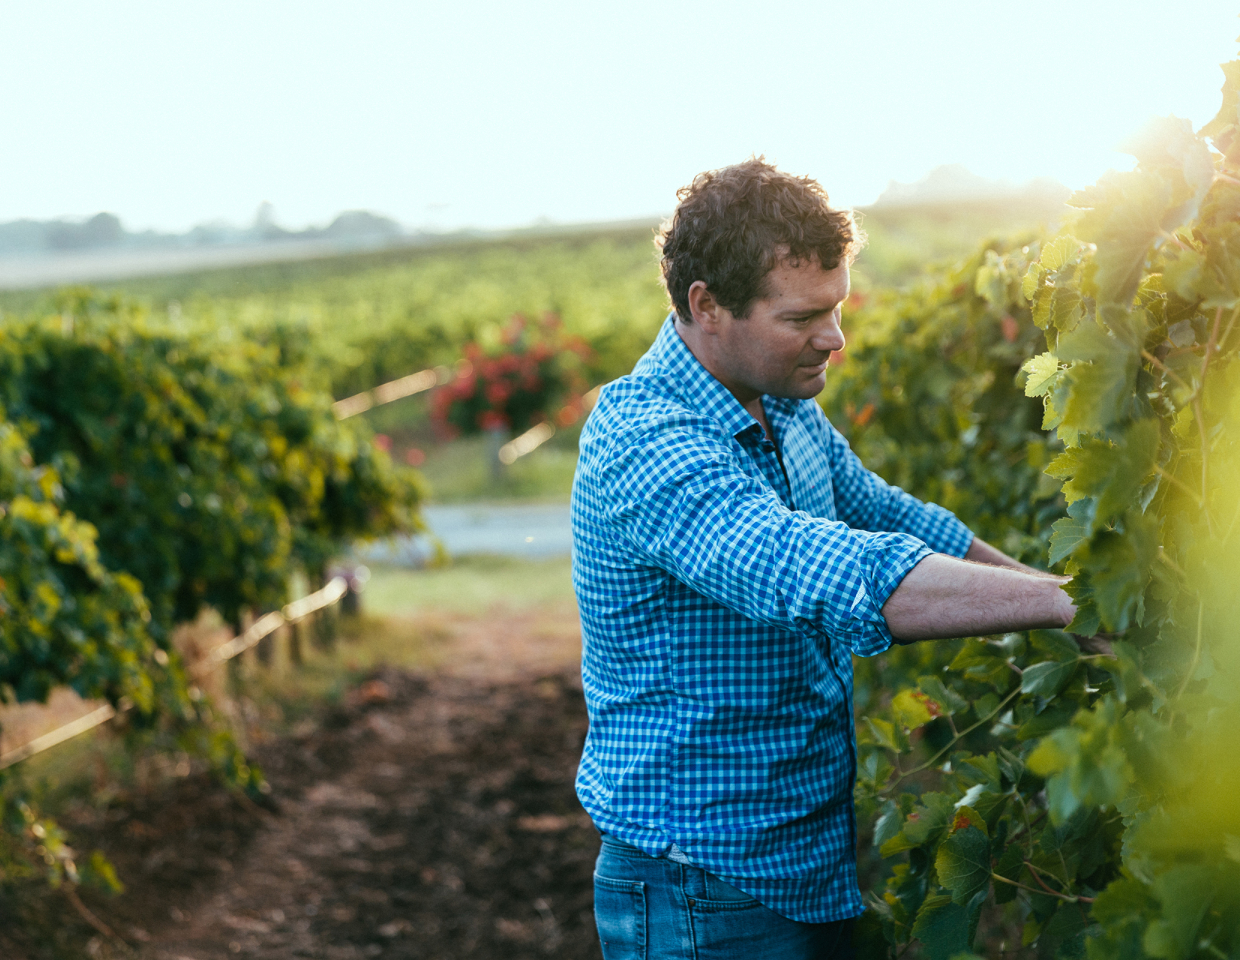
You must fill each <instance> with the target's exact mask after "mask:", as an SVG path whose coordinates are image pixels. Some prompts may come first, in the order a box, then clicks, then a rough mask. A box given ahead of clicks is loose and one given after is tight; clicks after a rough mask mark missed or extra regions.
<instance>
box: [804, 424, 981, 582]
mask: <svg viewBox="0 0 1240 960" xmlns="http://www.w3.org/2000/svg"><path fill="white" fill-rule="evenodd" d="M822 426H823V427H824V429H825V431H826V443H827V460H828V462H829V464H830V467H831V482H832V484H833V486H834V487H835V506H836V510H837V511H838V513H839V517H840V519H841V520H843V521H844V522H845V523H847V524H848V525H849V526H850V527H855V528H856V529H858V530H873V531H891V532H896V533H907V534H909V535H911V536H914V537H916V538H917V539H919V540H921V541H922V542H924V543H925V544H926V545H928V546H929V547H930V549H931V550H933V551H935V552H936V553H946V554H949V555H950V556H953V557H963V556H964V555H965V554H966V553H967V552H968V550H969V547H970V545H972V543H973V532H972V531H971V530H970V529H969V528H968V527H966V526H965V525H964V524H963V523H961V521H960V520H959V519H957V517H956V515H955V514H954V513H952V512H951V511H950V510H946V509H944V508H943V507H940V506H939V505H938V504H937V503H925V502H923V501H921V500H918V499H917V498H916V497H914V496H911V495H910V494H907V493H905V492H904V491H903V490H901V489H900V488H899V487H895V486H892V485H891V484H889V483H887V482H886V481H885V480H883V478H882V477H880V476H878V475H877V474H875V473H873V472H872V471H870V470H867V469H866V468H865V466H864V465H863V464H862V463H861V460H860V459H859V458H858V457H857V455H856V454H855V453H853V451H852V448H851V447H850V446H849V445H848V441H847V440H846V439H845V438H844V437H843V435H842V434H841V433H840V432H839V431H838V430H836V429H835V427H833V426H832V425H831V424H830V422H829V421H828V420H827V418H826V416H825V415H823V416H822Z"/></svg>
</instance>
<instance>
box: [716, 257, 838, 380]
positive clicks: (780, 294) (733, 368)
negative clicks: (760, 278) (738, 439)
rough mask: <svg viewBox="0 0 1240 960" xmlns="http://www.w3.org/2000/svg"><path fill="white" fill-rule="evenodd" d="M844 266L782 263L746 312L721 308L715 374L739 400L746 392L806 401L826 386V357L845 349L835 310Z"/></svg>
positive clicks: (815, 263) (772, 272) (805, 262)
mask: <svg viewBox="0 0 1240 960" xmlns="http://www.w3.org/2000/svg"><path fill="white" fill-rule="evenodd" d="M848 285H849V278H848V264H847V263H844V262H841V263H840V264H839V266H837V267H835V269H833V270H824V269H822V266H821V265H820V264H819V263H818V261H817V260H805V261H802V262H800V263H799V264H797V265H796V266H789V265H788V263H787V261H781V262H780V264H779V265H778V266H777V267H775V268H774V269H773V270H772V271H771V272H770V273H769V274H768V275H767V288H768V292H767V295H766V296H765V297H763V298H762V299H760V300H756V301H754V303H753V305H752V306H751V307H750V310H749V316H747V317H745V318H744V319H743V320H742V319H737V318H736V317H734V316H732V314H731V313H729V312H728V311H726V310H722V308H718V309H719V310H720V314H719V322H718V327H717V341H716V344H715V346H716V352H715V361H716V364H717V366H718V368H719V369H718V370H717V371H712V372H714V373H715V375H716V377H718V379H719V380H720V382H722V383H723V384H724V386H726V387H728V388H729V389H730V390H731V391H732V392H733V394H735V395H736V396H737V398H738V399H739V400H741V402H742V403H745V402H747V395H749V394H752V395H753V396H755V397H756V396H761V395H763V394H769V395H771V396H775V397H788V398H791V399H796V400H805V399H808V398H810V397H816V396H817V395H818V394H819V393H821V392H822V388H823V387H824V386H825V385H826V382H827V376H826V370H827V358H828V357H829V356H830V355H831V352H832V351H834V350H842V349H843V348H844V333H843V331H842V330H840V308H841V305H842V304H843V302H844V300H845V299H846V298H847V297H848Z"/></svg>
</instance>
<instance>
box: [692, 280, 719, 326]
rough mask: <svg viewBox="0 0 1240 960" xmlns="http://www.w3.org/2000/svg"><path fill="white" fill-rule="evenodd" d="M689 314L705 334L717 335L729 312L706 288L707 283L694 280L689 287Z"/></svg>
mask: <svg viewBox="0 0 1240 960" xmlns="http://www.w3.org/2000/svg"><path fill="white" fill-rule="evenodd" d="M689 313H690V314H691V315H692V316H693V322H694V323H696V324H697V325H698V326H699V327H701V328H702V331H703V332H704V333H716V332H717V331H718V330H719V327H720V326H721V324H722V323H723V314H725V313H727V311H726V310H725V309H724V308H723V307H722V306H721V305H720V304H719V301H718V300H716V299H715V297H714V294H712V293H711V292H710V291H709V290H708V289H707V288H706V281H704V280H694V281H693V283H691V284H690V285H689Z"/></svg>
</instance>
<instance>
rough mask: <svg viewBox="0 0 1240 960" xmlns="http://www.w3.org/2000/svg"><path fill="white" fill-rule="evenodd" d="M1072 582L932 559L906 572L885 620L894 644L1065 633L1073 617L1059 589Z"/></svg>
mask: <svg viewBox="0 0 1240 960" xmlns="http://www.w3.org/2000/svg"><path fill="white" fill-rule="evenodd" d="M975 542H980V541H975ZM996 552H998V551H996ZM1000 555H1001V556H1002V554H1000ZM1013 562H1014V561H1013ZM1070 579H1071V578H1070V577H1056V576H1053V575H1051V574H1047V573H1042V572H1041V571H1030V572H1026V571H1025V570H1023V569H1017V568H1016V567H1011V566H991V565H989V564H984V563H973V562H971V561H969V560H958V559H956V558H955V557H949V556H947V555H946V554H942V553H935V554H931V555H930V556H928V557H926V558H925V559H924V560H922V561H921V563H919V564H917V566H915V567H914V568H913V569H912V570H910V571H909V573H908V575H907V576H905V578H904V580H903V581H901V583H900V585H899V586H898V587H896V589H895V591H894V592H893V593H892V594H891V596H890V597H888V598H887V602H886V603H885V604H884V605H883V616H884V617H885V618H886V620H887V627H888V629H889V630H890V631H891V635H892V637H893V638H894V639H895V640H896V642H898V643H912V642H913V641H915V640H943V639H948V638H951V637H976V636H985V635H986V634H990V633H1006V632H1008V631H1012V630H1039V629H1063V628H1064V627H1066V626H1067V625H1068V624H1069V623H1071V622H1072V618H1073V617H1075V616H1076V607H1075V606H1074V605H1073V603H1072V598H1071V597H1069V596H1068V594H1067V593H1066V592H1065V591H1064V590H1063V589H1062V585H1063V584H1065V583H1067V582H1068V581H1069V580H1070Z"/></svg>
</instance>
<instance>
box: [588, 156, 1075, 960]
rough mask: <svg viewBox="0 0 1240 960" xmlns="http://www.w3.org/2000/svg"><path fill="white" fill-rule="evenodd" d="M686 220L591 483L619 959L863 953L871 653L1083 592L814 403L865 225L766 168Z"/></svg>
mask: <svg viewBox="0 0 1240 960" xmlns="http://www.w3.org/2000/svg"><path fill="white" fill-rule="evenodd" d="M679 197H680V203H679V205H678V207H677V209H676V212H675V214H674V216H673V218H672V220H671V221H670V222H669V223H668V224H667V225H666V226H665V228H664V231H663V234H662V236H661V238H660V239H661V246H662V251H663V261H662V266H663V276H664V281H665V284H666V286H667V291H668V295H669V297H670V298H671V301H672V305H673V313H672V314H671V315H670V316H669V317H668V318H667V320H666V321H665V322H664V324H663V328H662V330H661V331H660V333H659V335H658V338H657V340H656V341H655V344H654V346H652V347H651V349H650V351H649V352H648V353H647V354H646V355H645V356H644V357H643V358H642V359H641V360H640V361H639V362H638V364H637V366H636V367H635V368H634V369H633V372H632V374H631V375H629V376H627V377H622V378H621V379H619V380H617V381H615V382H614V383H612V384H609V385H608V386H607V387H606V388H604V390H603V391H602V393H601V396H600V398H599V402H598V404H597V406H596V407H595V409H594V411H593V412H592V413H591V415H590V418H589V421H588V422H587V424H586V426H585V429H584V430H583V432H582V436H581V457H580V461H579V465H578V468H577V476H576V480H575V483H574V487H573V509H572V513H573V534H574V544H575V554H574V564H573V578H574V584H575V587H576V591H577V597H578V601H579V604H580V609H581V620H582V636H583V646H584V650H583V662H582V673H583V678H584V684H585V694H586V702H587V705H588V707H589V711H590V733H589V737H588V738H587V740H586V744H585V749H584V753H583V756H582V761H581V768H580V771H579V773H578V779H577V791H578V795H579V797H580V798H581V802H582V804H583V805H584V806H585V808H586V810H587V811H588V812H589V813H590V815H591V817H592V818H593V819H594V822H595V824H596V825H597V826H598V828H599V830H600V831H601V833H602V834H603V847H602V851H601V853H600V854H599V859H598V863H597V866H596V874H595V916H596V920H597V922H598V928H599V935H600V938H601V939H602V942H603V955H604V957H605V958H606V960H620V958H630V957H642V958H649V960H656V958H658V960H662V958H678V960H679V958H684V960H690V958H694V960H700V958H705V957H712V958H715V957H718V958H731V957H745V958H747V960H754V958H757V957H762V958H784V957H788V958H793V957H795V958H810V957H836V958H843V957H849V956H851V946H850V934H851V931H850V926H851V922H852V918H853V917H855V916H856V915H857V914H859V913H860V912H861V911H862V904H861V899H860V897H859V895H858V891H857V878H856V860H855V848H856V836H855V817H854V812H853V804H852V792H853V782H854V779H855V775H856V743H855V738H854V730H853V712H852V660H851V657H852V655H853V654H859V655H861V656H872V655H874V654H877V653H881V652H882V651H884V650H885V649H887V647H888V646H889V645H890V644H891V642H892V640H893V639H894V640H895V641H897V642H910V641H914V640H921V639H931V638H941V637H958V636H970V635H979V634H989V633H997V632H1001V631H1008V630H1023V629H1031V628H1038V627H1063V626H1066V625H1067V624H1068V623H1069V622H1070V621H1071V619H1072V617H1073V615H1074V612H1075V611H1074V609H1073V607H1072V603H1071V600H1070V598H1069V597H1068V595H1067V594H1066V593H1065V592H1064V591H1063V590H1062V589H1061V588H1060V584H1062V583H1064V582H1066V581H1064V580H1063V579H1062V578H1057V577H1050V576H1048V575H1047V574H1044V573H1039V572H1038V571H1034V570H1031V569H1029V568H1027V567H1024V566H1022V565H1021V564H1018V563H1017V562H1016V561H1014V560H1012V559H1011V558H1009V557H1007V556H1005V555H1004V554H1002V553H1000V552H999V551H998V550H996V549H995V548H993V547H991V546H989V545H988V544H986V543H984V542H982V541H981V540H979V539H977V538H975V537H974V536H973V535H972V534H971V533H970V532H969V530H968V529H967V528H966V527H965V526H964V524H962V523H961V522H960V521H959V520H957V519H956V518H955V517H954V516H953V515H952V514H951V513H949V512H948V511H946V510H944V509H942V508H941V507H938V506H935V505H933V504H924V503H921V502H920V501H918V500H916V499H914V498H913V497H911V496H909V495H908V494H906V493H904V492H903V491H901V490H899V489H897V488H895V487H891V486H888V485H887V484H886V483H884V482H883V481H882V480H881V479H879V478H878V477H877V476H875V475H874V474H872V473H870V472H869V471H867V470H866V469H865V468H864V467H863V466H862V465H861V463H860V462H859V461H858V460H857V458H856V456H855V455H854V454H853V453H852V452H851V451H850V450H849V448H848V444H847V442H846V441H845V440H844V438H843V437H842V436H841V435H840V434H839V433H838V432H837V431H836V430H835V429H834V428H833V427H832V426H831V425H830V423H828V422H827V419H826V417H825V416H824V415H823V413H822V411H821V409H820V408H819V407H818V405H817V403H816V402H815V401H814V399H813V398H814V397H815V396H816V395H817V394H818V393H819V392H820V391H821V390H822V388H823V385H824V383H825V377H826V370H827V361H828V359H829V358H830V356H831V354H832V353H833V352H834V351H837V350H841V349H843V347H844V335H843V332H842V330H841V328H840V311H841V307H842V305H843V303H844V301H845V300H846V299H847V297H848V289H849V264H850V262H851V261H852V259H853V258H854V257H855V256H856V253H857V251H858V249H859V246H860V237H859V235H858V232H857V229H856V227H855V226H854V223H853V221H852V218H851V217H850V216H849V215H848V214H847V213H846V212H842V211H837V210H833V209H832V208H831V207H830V205H829V203H828V199H827V195H826V193H825V192H824V191H823V190H822V188H821V187H820V186H819V185H818V184H817V183H815V182H814V181H812V180H810V179H808V178H796V177H792V176H790V175H788V174H785V173H782V172H780V171H779V170H777V169H775V168H774V167H772V166H770V165H769V164H767V163H765V162H763V161H762V160H761V159H756V160H750V161H748V162H746V163H742V164H739V165H737V166H733V167H728V168H725V169H722V170H717V171H714V172H711V173H705V174H702V175H700V176H698V177H697V178H696V179H695V180H694V181H693V184H692V185H691V186H689V187H687V188H685V189H683V190H681V191H680V193H679Z"/></svg>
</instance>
